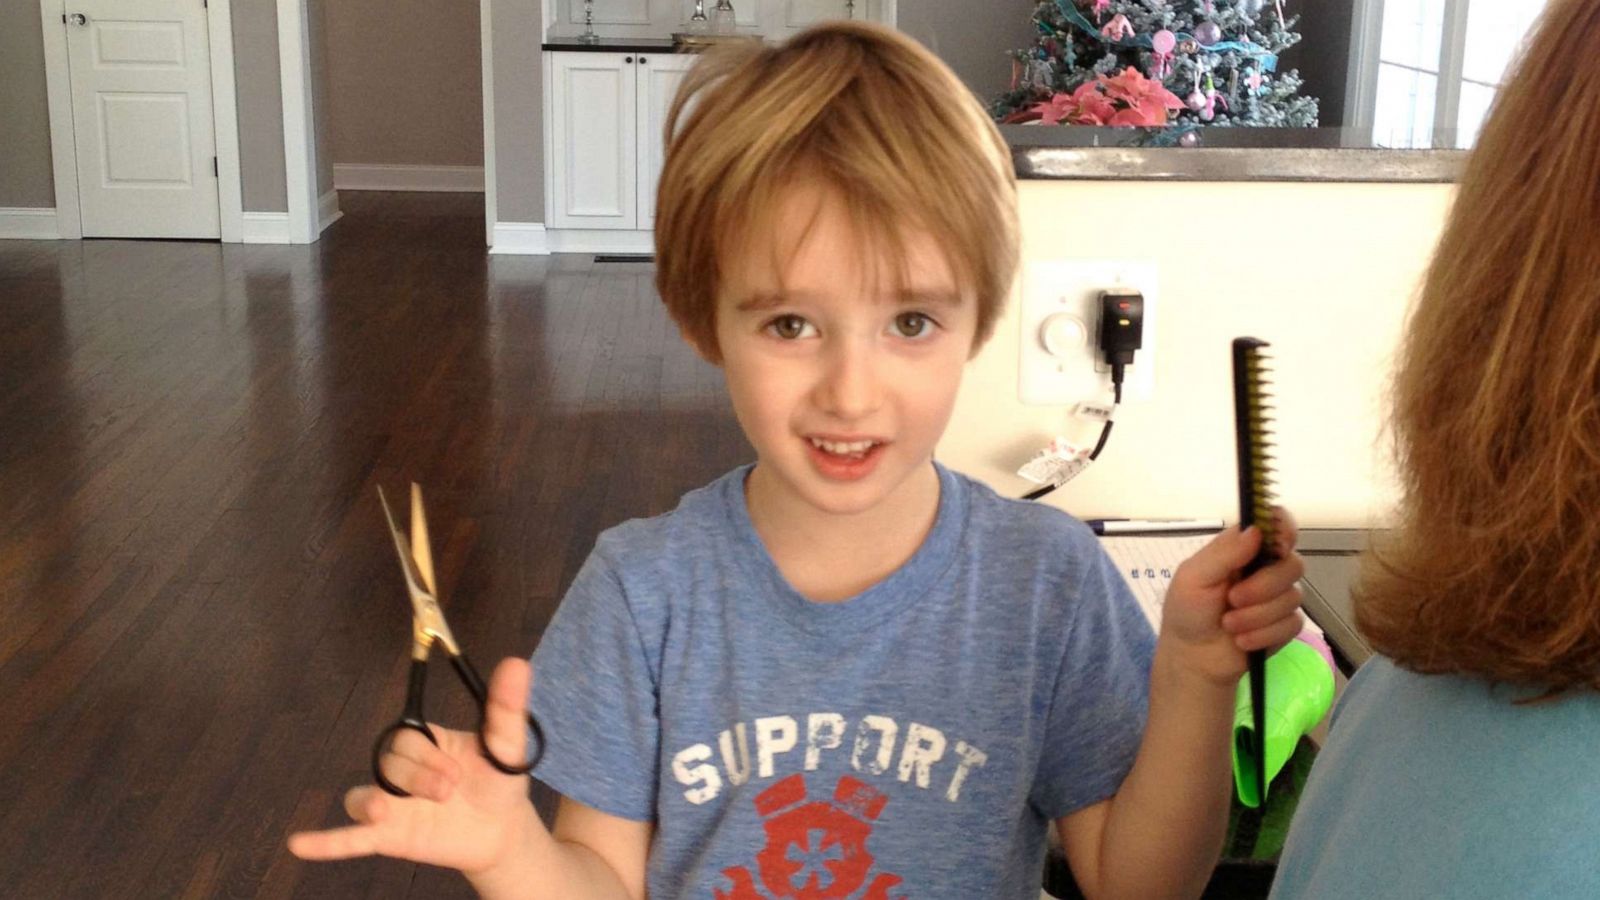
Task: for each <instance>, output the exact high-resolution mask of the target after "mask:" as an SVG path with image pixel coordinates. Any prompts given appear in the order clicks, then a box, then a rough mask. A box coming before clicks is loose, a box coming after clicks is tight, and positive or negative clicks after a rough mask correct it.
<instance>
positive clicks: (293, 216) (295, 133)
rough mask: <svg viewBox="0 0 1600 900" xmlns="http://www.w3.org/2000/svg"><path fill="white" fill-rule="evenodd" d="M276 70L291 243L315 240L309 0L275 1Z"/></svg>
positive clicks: (315, 198) (314, 173)
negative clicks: (280, 98)
mask: <svg viewBox="0 0 1600 900" xmlns="http://www.w3.org/2000/svg"><path fill="white" fill-rule="evenodd" d="M277 3H278V71H279V75H280V81H279V87H280V90H281V91H282V96H283V172H284V186H285V188H286V189H287V191H288V195H289V213H288V216H289V239H290V240H291V241H292V242H293V243H296V244H309V243H311V242H313V241H315V240H316V239H317V233H318V232H317V220H316V213H317V199H318V198H317V178H316V172H317V148H316V144H315V143H314V142H315V141H316V125H315V123H314V121H313V119H312V109H311V107H312V98H311V33H310V16H309V14H308V13H307V10H306V0H277Z"/></svg>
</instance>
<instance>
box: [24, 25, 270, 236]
mask: <svg viewBox="0 0 1600 900" xmlns="http://www.w3.org/2000/svg"><path fill="white" fill-rule="evenodd" d="M231 2H232V0H209V2H208V4H207V8H206V39H207V43H208V45H209V48H208V49H209V51H210V52H209V55H210V61H211V124H212V129H213V131H214V132H215V134H214V141H215V143H214V146H215V148H216V149H215V151H214V152H215V153H216V154H217V211H218V213H219V220H220V229H221V237H222V240H224V241H239V240H240V239H241V237H240V234H241V231H242V224H241V221H240V216H241V213H242V211H243V195H242V194H241V187H240V184H241V182H240V177H239V95H238V92H237V90H236V88H235V85H234V72H233V8H232V6H231V5H230V4H231ZM65 12H66V0H39V17H40V22H41V23H42V25H43V27H42V28H41V29H40V30H41V31H42V32H43V37H44V70H45V86H46V98H47V106H48V109H49V115H50V168H51V172H52V179H53V181H54V184H55V193H56V206H55V216H56V235H55V236H57V237H60V238H64V239H68V240H76V239H78V238H81V237H83V215H82V207H81V205H80V203H79V200H78V147H77V137H76V135H75V132H74V128H75V126H74V124H73V121H72V81H71V78H72V75H71V66H70V64H69V61H68V57H67V32H66V27H65V25H63V26H62V27H60V28H56V27H53V26H54V24H55V23H57V22H60V21H61V16H62V15H63V14H65Z"/></svg>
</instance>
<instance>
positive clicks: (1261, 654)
mask: <svg viewBox="0 0 1600 900" xmlns="http://www.w3.org/2000/svg"><path fill="white" fill-rule="evenodd" d="M1267 346H1268V344H1267V342H1266V341H1262V340H1259V339H1257V338H1253V337H1241V338H1235V339H1234V341H1233V416H1234V432H1235V434H1236V436H1237V438H1238V448H1239V528H1240V530H1243V529H1246V528H1249V527H1250V526H1251V525H1255V526H1256V527H1258V528H1260V529H1261V549H1259V550H1258V551H1256V555H1255V558H1254V559H1252V560H1250V562H1249V563H1247V564H1246V565H1245V567H1244V570H1243V571H1242V572H1241V573H1240V577H1241V578H1249V577H1250V576H1251V575H1252V574H1254V573H1255V572H1256V571H1257V570H1259V569H1260V568H1261V567H1263V566H1265V565H1267V564H1268V563H1270V562H1272V561H1273V560H1275V559H1277V558H1278V557H1277V520H1276V518H1275V517H1274V516H1273V514H1272V506H1273V493H1272V467H1271V462H1272V434H1271V432H1270V431H1269V430H1268V425H1269V419H1268V412H1269V411H1270V410H1271V409H1272V407H1271V406H1270V405H1269V404H1268V403H1267V401H1268V400H1270V399H1271V396H1272V395H1271V394H1268V393H1267V390H1266V389H1267V386H1268V382H1267V377H1268V375H1269V374H1270V373H1271V370H1270V369H1268V368H1267V366H1266V363H1267V358H1266V355H1265V353H1264V352H1263V348H1265V347H1267ZM1249 662H1250V713H1251V718H1252V719H1253V724H1254V726H1255V733H1254V735H1253V737H1254V740H1253V741H1252V743H1253V744H1254V745H1255V746H1254V747H1252V748H1250V755H1251V756H1253V757H1254V758H1255V776H1256V804H1257V805H1259V804H1261V803H1264V802H1265V801H1266V796H1267V752H1266V740H1267V728H1266V724H1267V723H1266V709H1267V653H1266V651H1265V650H1252V651H1250V656H1249Z"/></svg>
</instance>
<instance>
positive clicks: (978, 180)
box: [655, 22, 1017, 362]
mask: <svg viewBox="0 0 1600 900" xmlns="http://www.w3.org/2000/svg"><path fill="white" fill-rule="evenodd" d="M666 133H667V139H668V141H667V156H666V164H665V166H664V168H663V170H662V173H661V184H660V188H659V191H658V193H657V209H656V227H655V246H656V288H657V290H658V292H659V293H660V294H661V298H662V300H663V301H665V303H666V305H667V309H668V310H669V312H670V313H671V314H672V317H673V319H674V320H675V321H676V322H677V323H678V327H679V328H680V329H681V330H682V332H683V335H684V337H686V338H687V339H689V341H690V342H692V343H693V344H694V345H695V346H696V347H698V348H699V349H700V351H701V353H703V354H704V355H705V356H706V357H707V358H708V359H710V360H712V361H713V362H717V361H720V359H721V353H720V351H719V350H718V348H717V343H716V304H717V297H718V295H719V293H720V292H721V290H722V289H723V288H724V287H725V285H726V282H727V279H728V277H729V274H730V270H731V263H732V261H733V260H738V259H743V258H744V255H745V254H748V253H750V252H753V251H754V250H755V249H756V248H758V247H761V246H765V247H767V248H769V249H770V250H771V251H772V252H774V253H775V254H777V255H778V257H777V258H775V260H774V262H775V263H777V264H778V265H777V266H776V269H777V271H779V272H780V273H781V272H782V271H783V265H782V262H783V260H782V258H781V256H782V254H784V253H786V252H793V251H794V249H796V248H794V247H788V248H779V247H777V246H775V244H774V243H773V242H772V241H771V240H770V235H771V233H772V231H773V230H774V229H773V228H772V225H773V218H774V217H775V216H776V214H777V211H778V210H779V209H780V208H781V204H782V201H783V200H784V199H786V196H787V194H786V192H787V191H790V190H792V189H793V188H794V187H795V186H796V185H800V184H807V185H816V186H820V187H822V188H824V189H826V190H828V191H830V192H831V193H833V194H834V195H835V197H836V198H837V199H838V200H839V201H840V202H841V203H842V204H843V206H844V208H845V209H846V210H847V211H848V213H849V216H850V218H851V220H852V222H853V224H854V225H855V231H856V234H857V235H859V236H860V239H861V240H862V241H863V242H864V243H865V244H866V246H864V247H863V248H862V250H863V256H862V259H863V260H868V261H870V260H873V259H876V258H878V257H879V256H883V257H887V258H889V259H894V260H899V263H898V267H899V271H897V272H894V273H892V274H893V275H894V276H895V277H898V278H899V279H900V284H902V285H903V284H904V281H905V278H906V275H907V272H906V271H905V259H906V252H905V251H906V237H907V233H906V232H907V229H908V228H910V229H918V230H920V231H922V232H925V233H926V234H928V235H929V236H931V237H932V239H933V240H934V241H935V243H936V245H937V246H938V248H939V250H940V251H942V253H943V256H944V258H945V259H946V261H947V262H948V263H949V265H950V268H951V273H952V274H953V275H954V277H955V280H956V285H957V287H958V288H959V289H960V290H961V291H962V293H963V295H967V294H970V295H972V296H975V297H976V299H977V303H978V323H977V325H978V327H977V334H976V337H975V339H974V341H973V350H974V351H976V349H977V348H978V347H979V346H981V345H982V343H983V341H984V340H985V339H986V338H987V337H988V336H989V333H990V331H991V330H992V329H993V327H994V321H995V318H996V317H997V316H998V315H999V312H1000V309H1001V307H1002V305H1003V304H1004V302H1005V297H1006V294H1007V293H1008V292H1009V291H1010V288H1011V281H1012V278H1013V276H1014V274H1015V272H1016V266H1017V221H1016V217H1017V214H1016V180H1015V175H1014V173H1013V171H1012V166H1011V154H1010V151H1009V149H1008V148H1007V146H1006V144H1005V141H1004V140H1003V139H1002V138H1001V137H1000V132H999V130H998V129H996V128H995V126H994V123H993V122H992V121H991V120H990V119H989V117H988V116H987V115H986V114H985V113H984V111H983V109H982V107H980V106H979V105H978V103H977V100H976V98H974V97H973V95H972V93H971V92H970V91H969V90H968V89H967V88H966V86H965V85H963V84H962V83H961V81H960V80H959V79H958V78H957V77H956V76H955V74H954V73H952V72H951V71H950V69H949V68H948V67H947V66H945V65H944V63H942V62H940V61H939V59H938V58H937V57H935V56H934V55H933V54H932V53H930V52H928V51H927V50H926V49H924V48H923V47H922V46H921V45H920V44H918V43H916V42H915V41H913V40H911V39H910V38H908V37H906V36H904V35H902V34H900V33H899V32H896V31H894V30H893V29H890V28H886V27H883V26H879V25H871V24H866V23H861V22H833V23H826V24H822V25H817V26H815V27H813V28H810V29H807V30H806V31H804V32H802V33H801V34H799V35H796V36H795V37H793V38H791V39H790V40H788V41H786V42H785V43H783V44H782V45H779V46H776V47H770V46H763V45H761V44H760V43H758V42H754V41H752V42H748V43H746V44H743V45H741V46H736V47H725V48H717V49H715V50H712V51H709V52H707V53H706V54H705V56H704V58H703V59H701V60H700V61H699V62H697V63H696V64H695V66H694V68H693V69H692V70H691V71H690V72H689V74H688V75H687V76H686V78H685V81H684V84H683V87H682V88H681V89H680V90H679V92H678V95H677V97H676V99H675V100H674V101H673V104H672V109H671V111H670V113H669V114H668V117H667V123H666ZM763 241H765V243H763Z"/></svg>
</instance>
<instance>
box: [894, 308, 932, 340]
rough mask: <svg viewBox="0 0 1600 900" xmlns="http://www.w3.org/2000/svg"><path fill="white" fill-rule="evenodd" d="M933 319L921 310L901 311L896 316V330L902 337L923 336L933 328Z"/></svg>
mask: <svg viewBox="0 0 1600 900" xmlns="http://www.w3.org/2000/svg"><path fill="white" fill-rule="evenodd" d="M933 324H934V323H933V320H932V319H930V318H928V317H927V315H925V314H923V313H919V312H908V313H901V314H900V315H898V316H895V317H894V330H895V331H896V332H898V333H899V335H900V336H901V337H908V338H915V337H922V336H923V335H925V334H927V333H928V332H929V331H931V330H932V329H933Z"/></svg>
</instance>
